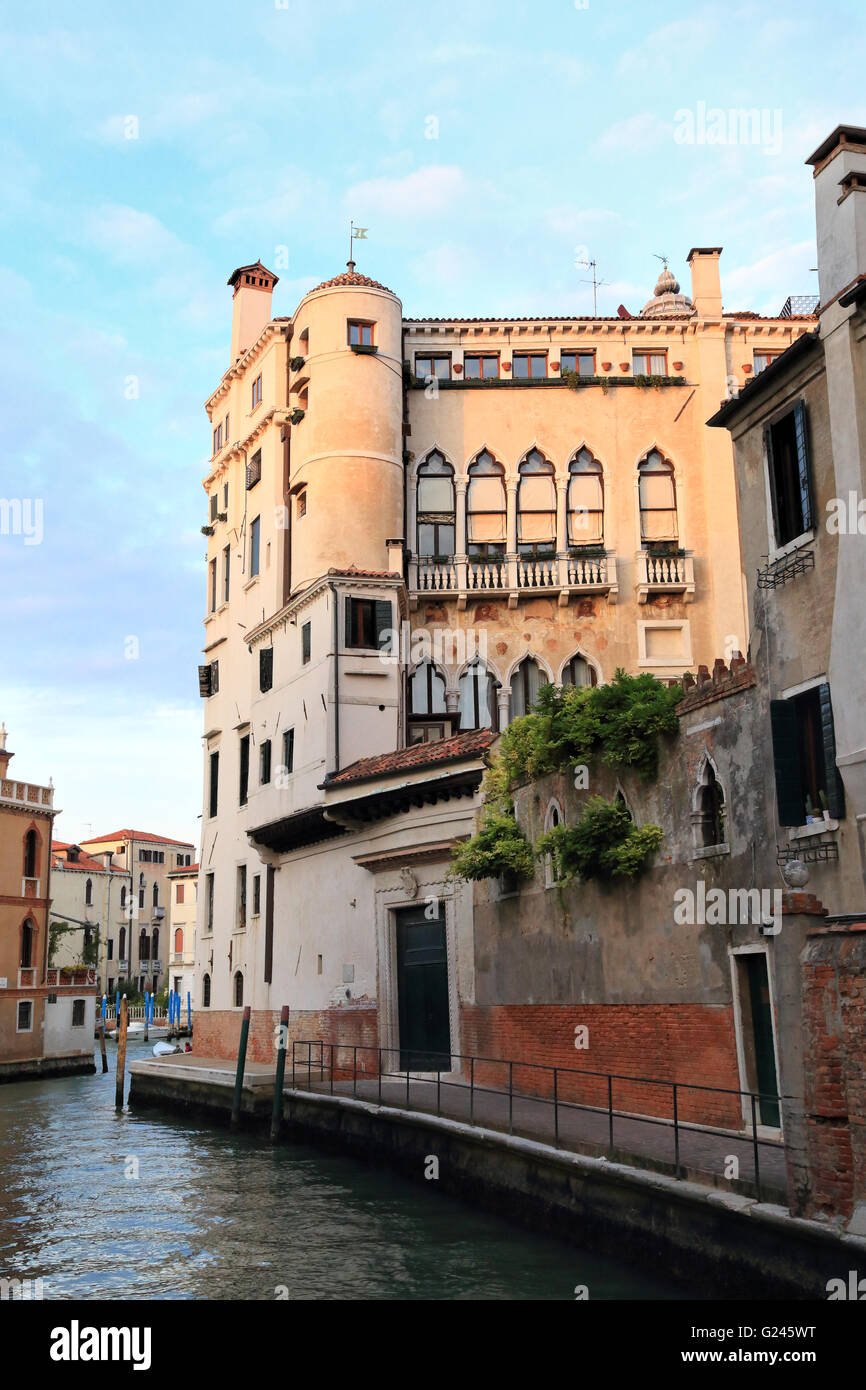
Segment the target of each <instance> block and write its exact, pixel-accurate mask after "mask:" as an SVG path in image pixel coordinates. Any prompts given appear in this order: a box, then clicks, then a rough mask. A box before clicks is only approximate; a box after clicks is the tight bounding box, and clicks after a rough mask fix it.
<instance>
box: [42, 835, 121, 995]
mask: <svg viewBox="0 0 866 1390" xmlns="http://www.w3.org/2000/svg"><path fill="white" fill-rule="evenodd" d="M51 869H52V873H51V911H50V914H49V931H48V935H49V946H48V957H49V958H48V964H49V965H52V966H58V967H61V968H64V967H71V966H90V967H93V968H94V969H95V970H96V972H97V973H96V988H97V993H98V994H99V995H100V996H101V995H102V994H103V993H108V994H113V992H114V984H115V980H116V978H117V961H116V959H115V957H114V946H115V942H114V939H113V937H112V934H111V922H112V910H113V909H114V910H115V911H116V909H117V905H118V902H119V899H120V883H119V882H118V881H117V880H118V875H120V876H121V882H122V875H123V870H122V869H120V868H118V867H111V868H106V867H105V864H104V863H103V861H102V860H101V859H93V858H91V856H90V855H89V854H86V853H85V852H84V850H83V849H82V848H81V846H80V845H70V844H66V843H65V842H64V841H62V840H52V842H51Z"/></svg>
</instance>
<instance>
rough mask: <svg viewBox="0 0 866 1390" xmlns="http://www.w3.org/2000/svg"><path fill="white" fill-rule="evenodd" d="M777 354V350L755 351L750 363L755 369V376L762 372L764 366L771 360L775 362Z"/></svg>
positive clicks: (767, 365)
mask: <svg viewBox="0 0 866 1390" xmlns="http://www.w3.org/2000/svg"><path fill="white" fill-rule="evenodd" d="M778 356H779V353H778V352H755V353H753V354H752V365H753V366H754V369H755V376H757V375H758V373H759V372H762V371H763V370H764V368H765V367H769V365H770V363H771V362H775V360H776V358H777V357H778Z"/></svg>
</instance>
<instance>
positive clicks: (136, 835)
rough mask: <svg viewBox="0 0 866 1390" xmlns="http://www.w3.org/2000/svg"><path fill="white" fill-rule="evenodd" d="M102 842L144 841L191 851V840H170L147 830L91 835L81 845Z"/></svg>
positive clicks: (165, 836) (116, 831)
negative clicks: (180, 846)
mask: <svg viewBox="0 0 866 1390" xmlns="http://www.w3.org/2000/svg"><path fill="white" fill-rule="evenodd" d="M104 840H144V841H145V842H149V841H153V843H154V844H156V845H182V846H183V848H184V849H193V848H194V845H193V843H192V841H191V840H172V839H170V838H169V837H168V836H167V835H151V834H150V832H149V831H148V830H112V831H111V833H110V834H109V835H91V837H90V839H89V840H82V841H81V843H82V844H83V845H101V844H102V842H103V841H104Z"/></svg>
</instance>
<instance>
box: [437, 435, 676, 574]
mask: <svg viewBox="0 0 866 1390" xmlns="http://www.w3.org/2000/svg"><path fill="white" fill-rule="evenodd" d="M558 479H559V480H560V481H562V482H563V483H566V488H565V509H564V515H561V514H560V512H559V508H558V505H557V480H558ZM637 480H638V506H639V511H640V537H641V543H642V545H644V546H650V547H652V546H653V545H654V544H656V543H659V542H661V543H665V544H669V543H671V542H675V541H676V540H677V539H678V535H679V526H678V520H677V499H676V482H675V476H674V468H673V464H672V463H671V462H670V460H669V459H667V458H665V457H664V455H663V454H661V453H660V451H659V450H658V449H651V450H650V451H649V452H648V453H647V454H645V455H644V457H643V458H642V459H641V460H640V462H639V464H638V469H637ZM465 481H466V506H465V522H464V521H463V519H462V518H461V517H460V516H459V514H458V509H457V504H456V488H455V470H454V468H453V466H452V465H451V464H450V463H449V462H448V461H447V459H446V458H445V456H444V455H443V454H442V453H441V452H440V450H438V449H434V450H432V451H431V452H430V453H429V454H428V455H427V456H426V457H425V458H424V459H423V460H422V462H421V464H420V465H419V468H418V474H417V481H416V542H415V543H416V554H417V555H418V557H419V558H420V559H422V560H434V561H444V560H449V559H451V558H452V557H453V556H454V555H455V554H460V553H464V547H465V553H466V554H467V555H468V556H469V557H470V559H472V558H474V559H477V560H483V559H491V558H497V557H502V556H504V555H505V553H506V548H507V545H508V540H509V536H508V528H509V519H508V485H507V478H506V470H505V466H504V465H503V464H502V463H501V462H500V461H499V460H498V459H496V458H495V457H494V456H493V454H492V453H491V452H490V451H489V450H488V449H482V450H481V452H480V453H479V454H477V455H476V457H475V458H474V459H473V461H472V462H471V463H470V464H469V467H468V469H467V472H466V480H465ZM514 526H515V534H514V545H515V546H516V551H517V553H518V554H519V555H524V556H536V557H537V556H553V555H555V554H556V553H557V551H559V550H562V549H565V548H566V547H568V548H569V549H572V550H574V549H581V548H583V547H586V546H591V547H603V546H604V467H603V465H602V463H601V461H600V460H599V459H598V458H597V457H596V456H595V455H594V454H593V453H592V451H591V450H590V449H588V448H586V447H585V446H584V447H581V448H580V449H578V450H577V451H576V452H575V454H574V455H573V456H572V457H571V459H570V460H569V463H568V470H567V474H566V475H565V476H563V475H562V474H561V473H558V472H557V469H556V467H555V465H554V464H553V462H552V461H551V460H550V459H549V458H548V457H547V456H546V455H545V454H544V453H543V452H542V451H541V450H540V449H537V448H532V449H530V450H529V452H528V453H527V454H525V455H524V457H523V458H522V459H521V461H520V463H519V464H518V466H517V488H516V511H515V516H514Z"/></svg>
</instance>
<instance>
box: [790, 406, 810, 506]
mask: <svg viewBox="0 0 866 1390" xmlns="http://www.w3.org/2000/svg"><path fill="white" fill-rule="evenodd" d="M794 428H795V431H796V435H797V481H798V485H799V489H800V507H801V509H802V513H803V530H804V531H808V530H810V529H811V526H812V515H813V507H812V466H811V463H810V461H809V429H808V421H807V419H806V407H805V405H804V404H803V402H802V401H798V402H797V404H796V405H795V407H794Z"/></svg>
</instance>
